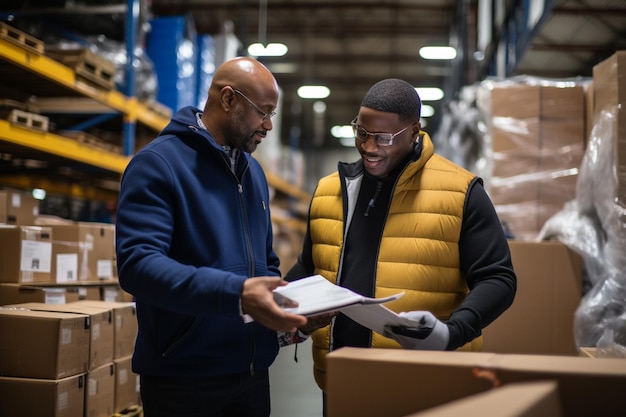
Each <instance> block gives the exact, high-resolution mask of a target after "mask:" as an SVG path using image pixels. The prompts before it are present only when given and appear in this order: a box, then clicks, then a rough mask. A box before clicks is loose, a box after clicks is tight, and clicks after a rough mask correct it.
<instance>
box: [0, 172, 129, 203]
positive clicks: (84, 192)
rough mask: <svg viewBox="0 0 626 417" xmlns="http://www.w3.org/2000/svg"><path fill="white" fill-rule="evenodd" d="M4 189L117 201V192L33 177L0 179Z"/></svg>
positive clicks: (16, 176) (11, 176)
mask: <svg viewBox="0 0 626 417" xmlns="http://www.w3.org/2000/svg"><path fill="white" fill-rule="evenodd" d="M0 183H2V185H3V186H4V187H10V188H15V189H23V190H32V189H33V188H42V189H44V190H46V193H47V194H48V195H62V196H66V197H72V198H81V199H84V200H98V201H117V199H118V196H119V195H118V194H119V193H118V192H117V191H112V190H105V189H102V188H97V187H95V186H90V185H84V184H76V183H68V182H62V181H58V180H52V179H50V178H45V177H40V176H34V175H9V176H2V177H0Z"/></svg>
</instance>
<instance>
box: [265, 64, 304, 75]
mask: <svg viewBox="0 0 626 417" xmlns="http://www.w3.org/2000/svg"><path fill="white" fill-rule="evenodd" d="M265 66H266V67H267V68H268V69H269V70H270V71H272V72H273V73H274V74H293V73H294V72H296V71H298V66H297V65H296V64H292V63H289V62H273V63H269V62H268V63H267V64H265Z"/></svg>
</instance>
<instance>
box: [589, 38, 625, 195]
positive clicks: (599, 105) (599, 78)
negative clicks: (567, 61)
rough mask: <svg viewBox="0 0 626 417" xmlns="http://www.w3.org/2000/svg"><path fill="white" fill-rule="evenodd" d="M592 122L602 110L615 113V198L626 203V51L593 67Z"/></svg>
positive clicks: (617, 53)
mask: <svg viewBox="0 0 626 417" xmlns="http://www.w3.org/2000/svg"><path fill="white" fill-rule="evenodd" d="M593 88H594V92H593V99H594V120H596V118H597V116H598V114H599V113H600V112H601V111H603V110H611V111H615V112H616V115H615V117H616V118H615V126H613V135H614V137H613V138H606V139H608V140H612V141H613V146H614V149H615V163H616V170H617V196H618V198H619V199H620V200H621V201H624V200H626V109H625V108H624V103H626V50H625V51H617V52H615V53H614V54H613V55H611V56H610V57H609V58H607V59H605V60H604V61H602V62H600V63H599V64H597V65H596V66H594V67H593Z"/></svg>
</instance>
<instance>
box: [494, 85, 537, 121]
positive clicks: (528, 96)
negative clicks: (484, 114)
mask: <svg viewBox="0 0 626 417" xmlns="http://www.w3.org/2000/svg"><path fill="white" fill-rule="evenodd" d="M491 106H492V107H491V114H492V116H494V117H511V118H514V119H530V118H534V117H539V116H540V114H541V87H540V86H538V85H527V84H520V83H513V82H512V83H502V84H499V85H496V86H495V87H494V89H493V91H492V92H491Z"/></svg>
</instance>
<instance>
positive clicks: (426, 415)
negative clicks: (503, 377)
mask: <svg viewBox="0 0 626 417" xmlns="http://www.w3.org/2000/svg"><path fill="white" fill-rule="evenodd" d="M458 416H467V417H474V416H476V417H565V416H563V412H562V410H561V404H560V399H559V392H558V384H557V383H556V382H554V381H541V382H524V383H515V384H508V385H505V386H504V387H500V388H497V389H492V390H489V391H486V392H484V393H482V394H476V395H470V396H469V397H465V398H462V399H460V400H456V401H452V402H449V403H446V404H443V405H439V406H436V407H433V408H430V409H428V410H426V411H420V412H417V413H414V414H411V415H408V416H406V417H458Z"/></svg>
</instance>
